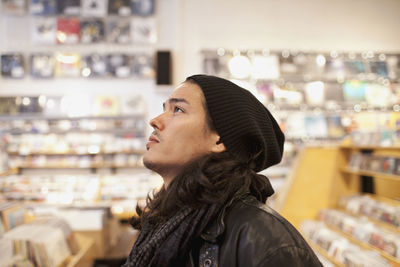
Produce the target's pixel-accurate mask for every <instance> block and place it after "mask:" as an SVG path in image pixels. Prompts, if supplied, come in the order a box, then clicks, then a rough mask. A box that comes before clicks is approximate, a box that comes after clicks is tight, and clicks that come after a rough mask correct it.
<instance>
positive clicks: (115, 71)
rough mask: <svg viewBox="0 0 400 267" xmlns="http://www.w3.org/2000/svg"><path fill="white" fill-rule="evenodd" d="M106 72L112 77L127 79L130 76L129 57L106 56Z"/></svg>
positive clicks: (118, 55) (119, 55)
mask: <svg viewBox="0 0 400 267" xmlns="http://www.w3.org/2000/svg"><path fill="white" fill-rule="evenodd" d="M107 70H108V72H109V73H111V74H112V75H113V76H114V77H118V78H127V77H129V76H130V75H131V71H130V57H129V56H128V55H125V54H111V55H108V56H107Z"/></svg>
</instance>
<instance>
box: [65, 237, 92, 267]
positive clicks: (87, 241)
mask: <svg viewBox="0 0 400 267" xmlns="http://www.w3.org/2000/svg"><path fill="white" fill-rule="evenodd" d="M74 238H75V240H76V241H77V243H78V246H79V251H78V252H77V253H76V254H75V255H72V256H71V257H70V258H68V259H67V260H66V262H65V263H64V264H63V265H62V266H63V267H75V266H78V264H80V265H82V261H83V260H84V258H88V260H89V261H90V263H91V261H92V260H91V259H90V258H93V256H90V250H91V248H93V245H94V240H93V239H91V238H88V237H86V236H84V235H80V234H77V233H74ZM80 265H79V266H80ZM89 266H90V265H89Z"/></svg>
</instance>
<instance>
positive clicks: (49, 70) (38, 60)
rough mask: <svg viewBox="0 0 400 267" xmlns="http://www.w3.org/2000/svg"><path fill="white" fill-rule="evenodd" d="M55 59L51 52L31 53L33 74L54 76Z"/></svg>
mask: <svg viewBox="0 0 400 267" xmlns="http://www.w3.org/2000/svg"><path fill="white" fill-rule="evenodd" d="M54 67H55V59H54V57H53V56H52V55H51V54H39V53H38V54H32V55H31V76H32V77H34V78H52V77H53V76H54Z"/></svg>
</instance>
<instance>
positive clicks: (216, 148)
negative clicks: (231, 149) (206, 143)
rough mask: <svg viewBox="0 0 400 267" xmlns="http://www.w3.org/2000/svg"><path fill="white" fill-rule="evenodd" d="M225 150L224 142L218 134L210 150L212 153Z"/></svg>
mask: <svg viewBox="0 0 400 267" xmlns="http://www.w3.org/2000/svg"><path fill="white" fill-rule="evenodd" d="M225 150H226V147H225V144H224V143H222V141H221V138H220V137H219V136H218V140H217V142H215V145H214V146H213V148H212V152H214V153H221V152H224V151H225Z"/></svg>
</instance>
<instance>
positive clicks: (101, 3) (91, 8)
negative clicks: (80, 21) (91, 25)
mask: <svg viewBox="0 0 400 267" xmlns="http://www.w3.org/2000/svg"><path fill="white" fill-rule="evenodd" d="M81 7H82V10H81V12H82V16H84V17H105V16H106V15H107V7H108V1H107V0H82V1H81Z"/></svg>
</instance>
